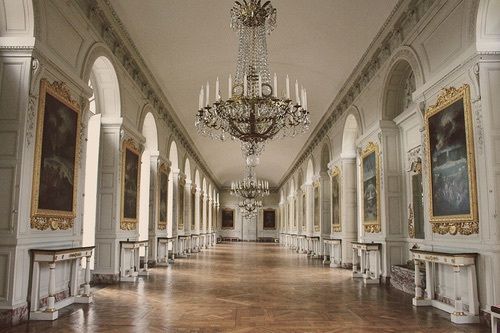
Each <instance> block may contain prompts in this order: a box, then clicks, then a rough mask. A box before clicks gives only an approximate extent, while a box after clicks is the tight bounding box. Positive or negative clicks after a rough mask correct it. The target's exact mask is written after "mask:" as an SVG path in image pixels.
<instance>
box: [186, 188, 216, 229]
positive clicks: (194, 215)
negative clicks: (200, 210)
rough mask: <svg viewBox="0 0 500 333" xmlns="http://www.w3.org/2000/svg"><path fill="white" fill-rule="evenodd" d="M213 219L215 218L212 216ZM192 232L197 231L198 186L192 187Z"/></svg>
mask: <svg viewBox="0 0 500 333" xmlns="http://www.w3.org/2000/svg"><path fill="white" fill-rule="evenodd" d="M212 217H213V216H212ZM190 218H191V230H194V229H196V185H194V184H193V185H191V214H190Z"/></svg>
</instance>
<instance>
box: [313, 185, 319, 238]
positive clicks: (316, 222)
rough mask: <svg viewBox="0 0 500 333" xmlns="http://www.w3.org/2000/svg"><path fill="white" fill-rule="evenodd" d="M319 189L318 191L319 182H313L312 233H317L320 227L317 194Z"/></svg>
mask: <svg viewBox="0 0 500 333" xmlns="http://www.w3.org/2000/svg"><path fill="white" fill-rule="evenodd" d="M319 189H320V182H319V180H317V181H315V182H314V184H313V191H314V223H313V225H314V231H316V232H318V231H320V230H321V227H320V219H321V206H320V205H321V203H320V201H319V200H320V198H319V196H320V194H319Z"/></svg>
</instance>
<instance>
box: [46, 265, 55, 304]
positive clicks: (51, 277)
mask: <svg viewBox="0 0 500 333" xmlns="http://www.w3.org/2000/svg"><path fill="white" fill-rule="evenodd" d="M55 269H56V263H55V262H51V263H49V297H48V299H47V309H46V310H45V311H46V312H55V311H56V308H55V303H56V298H55V296H54V294H55V293H56V276H55Z"/></svg>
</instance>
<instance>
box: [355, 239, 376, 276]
mask: <svg viewBox="0 0 500 333" xmlns="http://www.w3.org/2000/svg"><path fill="white" fill-rule="evenodd" d="M381 250H382V244H380V243H361V242H352V277H353V278H363V282H364V284H379V283H380V262H381V258H380V256H381V253H380V252H381ZM370 253H373V256H371V255H370ZM358 256H359V257H360V268H359V270H358V269H357V267H358V264H357V261H358ZM370 257H374V259H375V262H374V263H372V262H370V261H371V259H370ZM372 266H373V267H374V270H372Z"/></svg>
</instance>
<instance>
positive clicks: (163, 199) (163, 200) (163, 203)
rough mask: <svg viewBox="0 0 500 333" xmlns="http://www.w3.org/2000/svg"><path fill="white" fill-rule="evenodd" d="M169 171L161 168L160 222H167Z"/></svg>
mask: <svg viewBox="0 0 500 333" xmlns="http://www.w3.org/2000/svg"><path fill="white" fill-rule="evenodd" d="M167 200H168V172H167V171H166V170H165V168H160V222H161V223H167Z"/></svg>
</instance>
